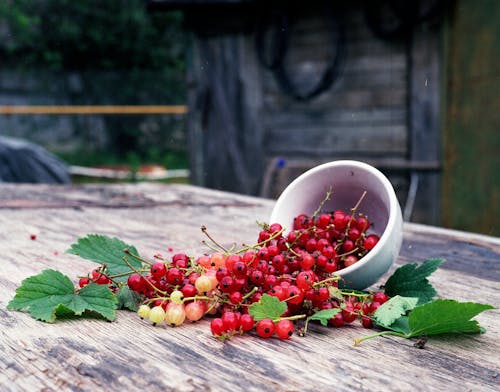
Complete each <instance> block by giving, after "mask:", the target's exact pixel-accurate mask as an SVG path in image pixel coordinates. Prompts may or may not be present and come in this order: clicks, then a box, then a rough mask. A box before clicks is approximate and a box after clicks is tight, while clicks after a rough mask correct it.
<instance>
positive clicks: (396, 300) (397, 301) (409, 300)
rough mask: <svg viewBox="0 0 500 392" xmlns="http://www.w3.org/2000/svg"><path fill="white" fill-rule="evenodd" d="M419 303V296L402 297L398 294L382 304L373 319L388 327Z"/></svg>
mask: <svg viewBox="0 0 500 392" xmlns="http://www.w3.org/2000/svg"><path fill="white" fill-rule="evenodd" d="M417 303H418V298H415V297H402V296H400V295H396V296H395V297H392V298H391V299H390V300H389V301H387V302H385V303H384V304H382V305H380V307H379V308H378V309H377V310H376V311H375V313H374V314H373V319H374V320H375V321H376V323H377V324H378V325H379V326H381V327H385V328H388V327H390V326H391V325H392V324H393V323H394V322H395V321H396V320H397V319H399V318H400V317H401V316H404V315H405V314H406V312H408V311H409V310H412V309H413V308H414V307H415V306H416V305H417Z"/></svg>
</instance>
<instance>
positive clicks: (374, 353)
mask: <svg viewBox="0 0 500 392" xmlns="http://www.w3.org/2000/svg"><path fill="white" fill-rule="evenodd" d="M272 206H273V202H272V201H270V200H266V199H258V198H253V197H247V196H240V195H236V194H232V193H224V192H219V191H210V190H206V189H202V188H197V187H192V186H187V185H168V186H165V185H159V184H138V185H112V186H97V185H96V186H59V187H58V186H31V185H21V186H11V185H1V186H0V251H1V254H2V260H1V262H0V263H1V265H2V268H1V269H0V390H1V391H42V390H44V391H52V390H57V391H96V390H105V391H118V390H127V391H139V390H142V391H165V390H166V391H222V390H230V391H240V390H241V391H310V390H316V391H318V390H319V391H323V390H333V389H335V390H338V391H352V390H360V391H382V390H383V391H406V390H429V391H440V390H452V391H469V390H474V391H495V390H498V384H499V382H498V377H499V374H500V367H499V363H500V357H499V352H500V350H499V348H500V347H499V343H498V336H499V332H500V326H499V325H500V324H499V322H498V321H499V317H498V315H499V313H498V311H497V310H495V311H489V312H486V313H484V314H481V315H480V316H478V317H477V319H478V320H479V321H480V322H481V324H482V325H483V326H484V327H486V328H487V330H488V331H487V333H486V334H484V335H474V336H459V337H457V336H446V337H440V338H432V339H429V342H428V343H427V345H426V346H425V348H424V349H422V350H419V349H416V348H414V347H413V343H414V342H413V341H406V340H401V339H397V338H392V337H386V338H380V339H378V340H372V341H367V342H364V343H363V344H362V345H361V346H359V347H354V346H353V339H354V338H356V337H360V336H364V335H365V334H368V333H369V331H367V330H365V329H363V328H361V327H359V326H357V325H351V326H348V327H345V328H340V329H330V328H323V327H321V326H313V328H312V333H311V334H309V335H308V336H306V337H305V338H299V337H296V336H294V337H293V339H292V340H291V341H289V342H283V341H279V340H277V339H269V340H263V339H258V338H256V337H254V336H252V335H247V336H242V337H235V338H234V339H233V340H232V341H230V342H226V343H221V342H219V341H218V340H215V339H213V338H212V337H211V335H210V331H209V326H208V321H202V322H198V323H194V324H192V325H189V324H187V325H183V326H182V327H178V328H170V327H168V328H167V327H152V326H150V325H147V323H146V322H144V321H142V320H140V319H139V318H138V317H137V316H136V315H135V314H133V313H131V312H126V311H120V312H118V317H117V320H116V321H115V322H112V323H109V322H105V321H102V320H98V319H90V318H89V319H85V320H62V321H58V322H56V323H54V324H46V323H41V322H38V321H35V320H34V319H32V318H31V317H30V316H29V315H28V314H25V313H22V312H13V311H7V310H6V309H5V308H6V305H7V303H8V301H9V300H10V299H11V298H12V296H13V295H14V291H15V289H16V287H17V286H18V285H19V283H20V282H21V281H22V280H23V279H24V278H26V277H28V276H30V275H32V274H36V273H39V272H40V271H41V270H43V269H46V268H54V269H58V270H60V271H62V272H63V273H65V274H67V275H68V276H71V277H74V278H75V281H76V276H77V275H79V274H85V273H86V272H88V271H89V270H90V269H92V268H93V267H94V266H95V264H94V263H92V262H89V261H86V260H82V259H79V258H78V257H76V256H72V255H69V254H65V253H64V251H65V250H66V249H68V248H69V246H70V245H71V244H72V243H73V242H74V241H75V240H76V239H77V238H78V237H79V236H83V235H85V234H88V233H91V232H95V233H102V234H106V235H111V236H117V237H119V238H121V239H123V240H124V241H126V242H130V243H132V244H134V245H135V246H136V247H137V248H138V250H139V251H140V252H141V254H142V255H144V256H146V257H151V256H152V255H153V254H154V253H157V252H161V253H164V254H166V255H168V254H170V252H169V251H168V248H169V247H173V252H179V251H186V252H188V253H190V254H201V253H203V252H206V248H205V247H204V246H203V245H202V244H201V240H202V238H203V237H202V233H201V231H200V230H199V227H200V226H201V225H202V224H204V225H206V226H207V227H208V229H209V231H210V232H211V233H212V235H213V236H215V237H216V238H219V239H220V240H221V241H222V242H224V243H225V244H228V245H229V244H231V243H238V244H241V243H253V242H255V239H256V236H257V233H258V227H257V226H256V223H255V221H266V220H267V218H268V216H269V214H270V211H271V209H272ZM33 233H35V234H37V238H36V240H31V239H30V234H33ZM173 252H172V253H173ZM499 256H500V240H499V239H498V238H494V237H488V236H481V235H475V234H471V233H464V232H456V231H449V230H444V229H439V228H434V227H429V226H423V225H416V224H406V225H405V227H404V242H403V247H402V250H401V255H400V257H399V258H398V260H397V263H396V265H401V264H403V263H407V262H412V261H422V260H423V259H425V258H428V257H445V258H446V259H447V261H446V263H445V264H444V265H443V267H442V268H441V269H439V270H438V271H437V272H436V273H435V274H434V275H433V276H432V277H431V281H432V284H433V285H434V286H435V287H436V288H437V290H438V292H439V293H440V295H442V296H443V297H449V298H455V299H459V300H464V301H465V300H469V301H480V302H488V303H491V304H493V305H495V306H496V307H499V306H500V294H499V292H498V281H499V278H500V273H499V266H498V260H499ZM396 265H395V266H394V267H393V268H395V267H396Z"/></svg>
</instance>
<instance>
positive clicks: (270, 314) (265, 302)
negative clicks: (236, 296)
mask: <svg viewBox="0 0 500 392" xmlns="http://www.w3.org/2000/svg"><path fill="white" fill-rule="evenodd" d="M286 308H287V306H286V303H285V302H282V301H280V300H279V299H278V298H276V297H273V296H271V295H269V294H263V295H262V297H261V298H260V300H259V301H258V302H255V303H253V304H252V305H250V306H249V307H248V313H250V314H251V315H252V316H253V318H254V320H255V321H259V320H262V319H265V318H269V319H271V320H276V319H277V318H279V317H280V316H281V315H282V314H283V313H285V311H286Z"/></svg>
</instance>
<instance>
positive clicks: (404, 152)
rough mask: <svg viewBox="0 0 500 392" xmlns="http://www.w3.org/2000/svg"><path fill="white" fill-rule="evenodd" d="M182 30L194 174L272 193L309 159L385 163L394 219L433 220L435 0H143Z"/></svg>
mask: <svg viewBox="0 0 500 392" xmlns="http://www.w3.org/2000/svg"><path fill="white" fill-rule="evenodd" d="M148 4H149V7H150V9H151V10H152V11H153V10H172V9H182V10H183V12H184V15H185V25H186V29H187V30H188V31H189V32H190V33H191V37H192V39H191V46H190V48H189V55H188V75H187V77H188V105H189V116H188V133H189V141H190V151H191V171H192V180H193V182H194V183H195V184H199V185H202V186H207V187H212V188H218V189H224V190H229V191H236V192H242V193H247V194H255V195H261V196H266V197H277V196H278V195H279V193H280V192H281V191H282V190H283V188H284V187H285V186H286V185H287V184H288V183H289V182H290V181H291V180H292V179H293V178H295V177H296V176H297V175H298V174H300V173H301V172H303V171H305V170H306V169H308V168H310V167H312V166H315V165H317V164H318V163H321V162H326V161H330V160H337V159H345V158H349V159H358V160H363V161H365V162H368V163H371V164H373V165H374V166H376V167H378V168H379V169H381V170H382V171H383V172H385V173H386V174H387V175H388V177H389V178H390V180H391V181H392V183H393V185H394V187H395V189H396V192H397V194H398V197H399V199H400V202H401V205H402V207H403V210H404V216H405V219H406V220H412V221H417V222H425V223H431V224H441V221H442V214H441V211H440V208H441V196H440V193H441V180H442V168H443V160H442V144H441V139H442V131H441V130H442V116H441V114H442V111H443V107H442V95H443V93H442V91H443V89H442V86H443V78H442V70H443V53H444V49H443V25H444V23H445V15H446V13H447V12H448V10H449V6H450V2H447V1H442V0H441V1H440V0H413V1H397V0H383V1H372V0H366V1H363V0H353V1H350V2H336V1H315V0H313V1H309V2H294V1H277V0H276V1H272V0H271V1H258V0H255V1H252V0H211V1H195V0H192V1H172V0H151V1H149V2H148Z"/></svg>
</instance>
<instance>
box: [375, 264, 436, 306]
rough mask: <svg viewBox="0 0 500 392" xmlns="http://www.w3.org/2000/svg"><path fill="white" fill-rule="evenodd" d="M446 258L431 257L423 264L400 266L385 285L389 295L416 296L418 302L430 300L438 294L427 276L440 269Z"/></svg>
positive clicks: (422, 302)
mask: <svg viewBox="0 0 500 392" xmlns="http://www.w3.org/2000/svg"><path fill="white" fill-rule="evenodd" d="M443 262H444V259H429V260H426V261H424V262H423V263H422V264H420V265H419V264H417V263H412V264H406V265H403V266H401V267H399V268H398V269H397V270H396V271H394V273H393V274H392V275H391V276H390V277H389V279H387V282H386V283H385V285H384V290H385V293H386V294H387V295H388V296H389V297H394V296H396V295H400V296H402V297H416V298H418V299H419V300H418V304H419V305H421V304H424V303H426V302H429V301H431V300H432V298H434V297H435V296H436V295H437V292H436V290H435V289H434V287H432V285H431V284H430V283H429V281H428V280H427V277H428V276H429V275H430V274H432V273H433V272H434V271H436V270H437V269H438V267H439V266H440V265H441V264H442V263H443Z"/></svg>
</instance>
